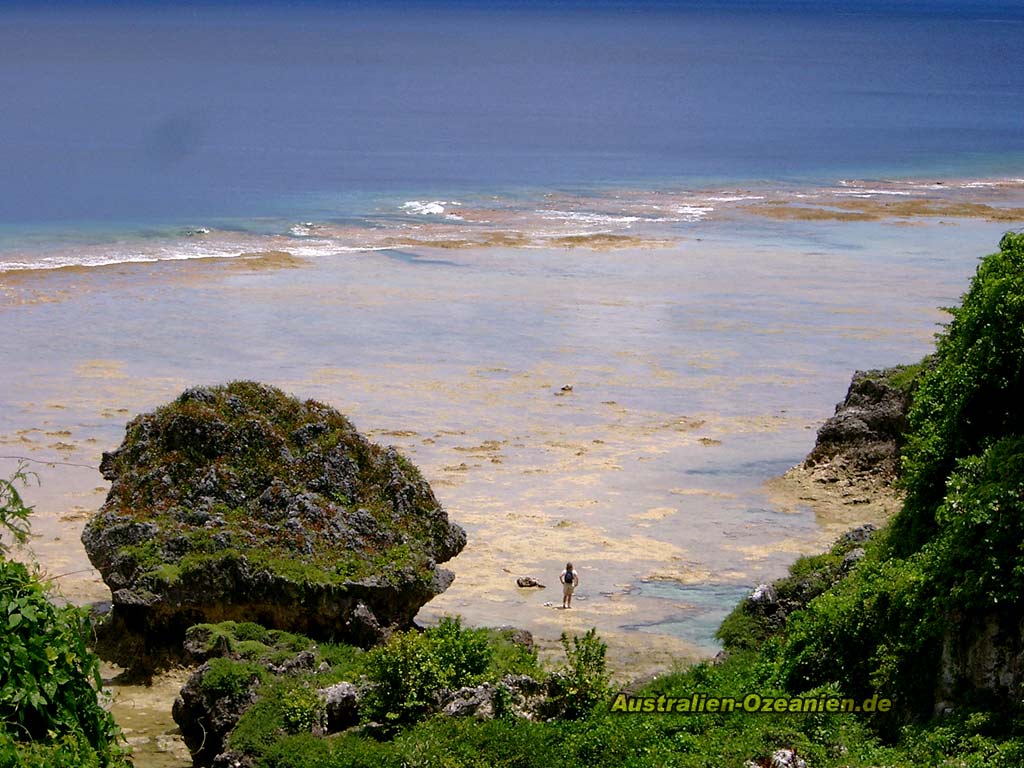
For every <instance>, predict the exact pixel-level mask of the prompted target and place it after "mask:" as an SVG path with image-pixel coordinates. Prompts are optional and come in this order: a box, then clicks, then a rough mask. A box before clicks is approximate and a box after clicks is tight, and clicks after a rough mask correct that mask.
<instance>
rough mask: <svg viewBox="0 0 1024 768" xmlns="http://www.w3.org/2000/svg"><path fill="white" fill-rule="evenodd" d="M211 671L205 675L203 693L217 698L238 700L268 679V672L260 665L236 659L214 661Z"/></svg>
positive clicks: (202, 684) (211, 664)
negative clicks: (254, 686)
mask: <svg viewBox="0 0 1024 768" xmlns="http://www.w3.org/2000/svg"><path fill="white" fill-rule="evenodd" d="M209 664H210V669H209V671H207V673H206V674H205V675H203V679H202V682H201V683H200V686H201V687H202V689H203V692H204V693H206V694H208V695H210V696H214V697H217V698H221V697H224V698H229V699H233V700H237V699H239V698H241V697H242V696H243V695H244V694H245V693H246V692H247V691H248V690H249V689H250V688H252V686H253V685H254V684H255V683H259V682H262V681H264V680H266V679H267V671H266V670H265V669H264V668H263V667H262V666H261V665H259V664H255V663H253V662H250V661H235V660H234V659H228V658H219V659H212V660H211V661H210V662H209Z"/></svg>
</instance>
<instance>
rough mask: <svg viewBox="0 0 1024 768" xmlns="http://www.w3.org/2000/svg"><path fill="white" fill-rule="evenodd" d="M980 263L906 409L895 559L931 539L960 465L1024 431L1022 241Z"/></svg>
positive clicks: (1006, 243) (1011, 241) (1006, 240)
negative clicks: (939, 509) (903, 489)
mask: <svg viewBox="0 0 1024 768" xmlns="http://www.w3.org/2000/svg"><path fill="white" fill-rule="evenodd" d="M999 247H1000V250H999V252H998V253H994V254H992V255H991V256H988V257H986V258H985V259H983V260H982V262H981V264H980V265H979V266H978V271H977V274H976V275H975V277H974V279H973V280H972V281H971V285H970V288H969V290H968V291H967V293H966V294H964V296H963V300H962V303H961V305H960V306H959V307H956V308H953V309H950V310H949V312H950V314H951V315H952V320H951V321H950V323H949V324H948V325H947V327H946V328H945V330H944V331H943V333H941V334H940V335H939V337H938V340H937V344H936V350H937V351H936V365H935V367H934V368H932V369H930V370H929V371H927V372H926V373H925V374H924V376H923V377H922V379H921V383H920V387H919V388H918V391H917V393H916V395H915V397H914V404H913V406H912V408H911V410H910V414H909V420H910V432H909V439H908V442H907V446H906V448H905V449H904V454H903V456H904V458H903V477H904V485H905V487H906V491H907V499H906V503H905V505H904V508H903V510H902V511H901V512H900V514H899V515H897V517H896V519H895V521H894V524H893V525H894V531H895V532H896V535H895V536H894V537H893V546H894V551H895V553H896V554H907V553H909V552H913V551H915V550H917V549H919V548H920V547H921V546H923V545H924V543H925V542H926V541H927V540H928V539H929V538H930V537H931V536H932V534H934V532H935V527H936V521H935V512H936V509H937V507H938V506H939V504H940V503H941V502H942V499H943V497H944V496H945V494H946V479H947V478H948V477H949V475H950V473H951V472H952V471H953V469H954V468H955V466H956V463H957V461H958V460H960V459H963V458H966V457H969V456H975V455H979V454H981V453H982V452H983V451H984V450H985V449H986V448H987V447H988V446H989V445H990V444H991V443H992V442H994V441H996V440H998V439H1000V438H1001V437H1003V436H1006V435H1013V434H1021V433H1022V432H1024V408H1021V403H1022V402H1024V234H1016V233H1010V234H1007V235H1005V236H1004V237H1003V239H1002V241H1001V242H1000V244H999Z"/></svg>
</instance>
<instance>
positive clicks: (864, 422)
mask: <svg viewBox="0 0 1024 768" xmlns="http://www.w3.org/2000/svg"><path fill="white" fill-rule="evenodd" d="M923 368H924V366H923V365H918V366H896V367H895V368H886V369H883V370H872V371H857V372H855V373H854V374H853V379H852V380H851V381H850V388H849V389H848V390H847V392H846V397H845V398H844V399H843V402H841V403H838V404H837V405H836V412H835V415H834V416H832V417H831V418H829V419H828V420H827V421H826V422H825V423H824V424H822V426H821V428H820V429H819V430H818V439H817V441H816V442H815V445H814V449H813V450H812V451H811V453H810V454H809V455H808V456H807V459H806V461H805V462H804V467H805V468H807V469H813V470H815V472H816V474H818V475H821V476H822V477H826V476H832V477H835V478H836V479H838V478H840V477H849V476H851V475H853V476H873V477H875V478H877V479H880V480H882V481H884V482H889V481H891V480H892V479H894V478H895V477H896V476H897V475H898V474H899V451H900V448H901V446H902V445H903V441H904V435H905V433H906V431H907V426H908V423H907V413H908V412H909V410H910V404H911V401H912V398H913V392H914V389H915V386H916V381H917V376H918V374H919V373H920V371H921V370H923Z"/></svg>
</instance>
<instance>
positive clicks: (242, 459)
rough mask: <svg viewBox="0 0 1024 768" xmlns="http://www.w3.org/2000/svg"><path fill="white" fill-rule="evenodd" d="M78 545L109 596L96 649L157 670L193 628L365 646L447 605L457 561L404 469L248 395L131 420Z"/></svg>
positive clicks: (431, 504) (253, 390)
mask: <svg viewBox="0 0 1024 768" xmlns="http://www.w3.org/2000/svg"><path fill="white" fill-rule="evenodd" d="M101 471H102V472H103V475H104V477H106V478H107V479H108V480H110V481H112V485H111V488H110V492H109V494H108V496H107V499H106V502H105V503H104V505H103V506H102V507H101V508H100V510H99V512H98V513H97V514H96V515H95V516H94V517H93V518H92V519H91V520H90V521H89V522H88V524H87V525H86V527H85V530H84V531H83V533H82V542H83V543H84V545H85V548H86V552H87V553H88V555H89V559H90V560H91V561H92V563H93V564H94V565H95V566H96V568H97V569H98V570H99V571H100V573H101V574H102V576H103V579H104V581H105V582H106V583H107V585H108V586H109V587H110V591H111V593H112V595H113V611H112V615H111V617H110V619H108V621H107V622H106V626H107V631H106V632H105V633H104V636H103V637H102V638H101V642H100V644H99V647H100V650H101V651H106V653H107V655H108V656H111V657H113V660H114V661H118V662H119V663H122V664H127V665H129V666H132V667H134V668H146V667H147V666H153V664H154V663H156V662H155V658H154V657H155V656H158V655H159V653H160V652H161V651H162V650H168V649H174V648H176V647H180V644H181V641H182V638H183V636H184V632H185V629H186V628H188V627H189V626H192V625H193V624H197V623H201V622H219V621H225V620H239V621H256V622H259V623H261V624H263V625H265V626H268V627H275V628H279V629H287V630H290V631H295V632H301V633H303V634H306V635H309V636H311V637H314V638H324V639H334V640H339V641H345V642H349V643H353V644H357V645H362V646H369V645H372V644H374V643H376V642H379V641H380V640H381V639H383V638H384V637H385V636H386V635H387V634H388V633H390V632H391V631H393V630H395V629H404V628H407V627H409V626H411V624H412V619H413V616H415V614H416V612H417V611H418V610H419V608H420V607H421V606H422V605H423V604H424V603H426V602H427V601H428V600H430V599H431V598H432V597H434V596H435V595H437V594H439V593H441V592H442V591H444V590H445V589H446V588H447V587H448V585H449V584H450V583H451V581H452V579H453V575H452V574H451V572H449V571H447V570H445V569H442V568H439V567H437V564H438V563H443V562H445V561H447V560H449V559H451V558H452V557H454V556H455V555H456V554H458V552H459V551H461V550H462V548H463V547H464V546H465V541H466V537H465V532H464V531H463V530H462V529H461V528H460V527H459V526H457V525H454V524H452V523H451V522H449V520H448V515H447V513H446V512H445V511H444V509H443V508H442V507H441V505H440V504H439V503H438V501H437V499H436V498H435V497H434V494H433V492H432V491H431V489H430V486H429V485H428V484H427V482H426V481H425V480H424V479H423V478H422V476H421V475H420V474H419V472H418V471H417V470H416V468H415V467H414V466H413V465H412V464H411V463H410V462H409V461H408V460H406V459H405V458H404V457H402V456H401V455H400V454H399V453H398V452H397V451H395V450H394V449H392V448H382V447H380V446H377V445H375V444H373V443H371V442H369V441H368V440H367V439H366V438H364V437H363V436H362V435H360V434H359V433H358V432H357V431H356V429H355V427H353V426H352V424H351V423H350V422H349V421H348V420H347V419H346V418H345V417H344V416H342V415H341V414H340V413H338V412H337V411H336V410H334V409H333V408H330V407H328V406H326V405H324V404H322V403H318V402H315V401H312V400H309V401H305V402H301V401H299V400H297V399H295V398H293V397H289V396H287V395H285V394H284V393H283V392H281V391H280V390H278V389H275V388H273V387H269V386H265V385H261V384H257V383H254V382H234V383H231V384H228V385H225V386H218V387H206V388H195V389H190V390H188V391H186V392H184V393H183V394H182V395H181V396H180V397H178V398H177V399H176V400H175V401H174V402H172V403H170V404H168V405H166V406H163V407H161V408H158V409H157V410H155V411H154V412H152V413H148V414H144V415H141V416H138V417H136V418H135V419H133V420H132V421H131V422H130V423H129V424H128V427H127V430H126V435H125V439H124V442H123V443H122V445H121V446H120V447H119V448H118V449H117V450H116V451H114V452H113V453H106V454H104V456H103V461H102V464H101Z"/></svg>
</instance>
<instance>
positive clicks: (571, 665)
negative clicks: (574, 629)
mask: <svg viewBox="0 0 1024 768" xmlns="http://www.w3.org/2000/svg"><path fill="white" fill-rule="evenodd" d="M561 640H562V648H563V649H564V650H565V657H566V661H567V664H566V666H565V667H563V668H562V669H561V670H559V671H557V672H555V673H554V674H553V675H552V676H551V688H552V695H551V698H552V699H553V700H554V703H555V705H556V706H557V707H558V708H559V709H561V710H562V711H563V712H564V716H565V717H568V718H580V717H585V716H587V715H588V714H590V712H591V710H592V709H593V708H594V707H595V706H596V705H597V704H598V703H599V702H601V701H603V700H604V699H606V698H607V697H608V693H609V680H610V678H609V676H608V670H607V667H606V664H605V655H606V654H607V652H608V646H607V645H605V644H604V642H603V641H602V640H601V638H599V637H598V636H597V630H596V629H594V628H593V627H591V628H590V629H589V630H587V633H586V634H585V635H583V637H580V636H579V635H573V637H572V640H571V641H570V640H569V636H568V635H567V634H566V633H565V632H563V633H562V638H561Z"/></svg>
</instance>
